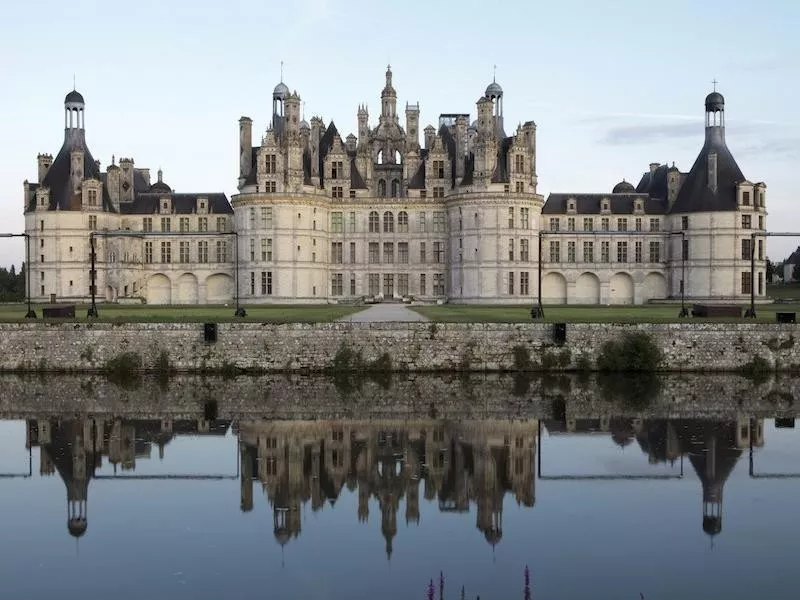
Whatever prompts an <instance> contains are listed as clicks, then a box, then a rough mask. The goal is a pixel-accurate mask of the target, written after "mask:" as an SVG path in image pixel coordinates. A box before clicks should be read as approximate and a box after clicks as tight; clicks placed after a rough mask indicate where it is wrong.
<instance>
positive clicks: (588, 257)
mask: <svg viewBox="0 0 800 600" xmlns="http://www.w3.org/2000/svg"><path fill="white" fill-rule="evenodd" d="M583 262H588V263H590V262H594V242H583Z"/></svg>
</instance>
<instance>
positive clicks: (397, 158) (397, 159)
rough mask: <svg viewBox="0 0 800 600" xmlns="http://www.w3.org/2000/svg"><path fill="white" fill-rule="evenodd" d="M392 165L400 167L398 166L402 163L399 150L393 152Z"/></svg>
mask: <svg viewBox="0 0 800 600" xmlns="http://www.w3.org/2000/svg"><path fill="white" fill-rule="evenodd" d="M394 163H395V164H396V165H400V164H402V163H403V155H402V154H400V151H399V150H395V151H394Z"/></svg>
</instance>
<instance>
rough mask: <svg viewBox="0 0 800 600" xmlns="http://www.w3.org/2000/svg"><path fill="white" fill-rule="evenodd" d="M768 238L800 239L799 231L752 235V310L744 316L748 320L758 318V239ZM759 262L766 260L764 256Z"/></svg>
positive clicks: (758, 232)
mask: <svg viewBox="0 0 800 600" xmlns="http://www.w3.org/2000/svg"><path fill="white" fill-rule="evenodd" d="M759 237H760V238H768V237H800V232H798V231H773V232H766V231H754V232H752V233H751V234H750V308H748V309H747V310H746V311H745V313H744V316H745V317H746V318H751V319H755V318H756V238H759ZM759 260H764V258H763V256H761V257H759Z"/></svg>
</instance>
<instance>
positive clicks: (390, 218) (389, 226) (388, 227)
mask: <svg viewBox="0 0 800 600" xmlns="http://www.w3.org/2000/svg"><path fill="white" fill-rule="evenodd" d="M383 232H384V233H394V215H393V214H392V213H391V211H388V210H387V211H386V212H385V213H383Z"/></svg>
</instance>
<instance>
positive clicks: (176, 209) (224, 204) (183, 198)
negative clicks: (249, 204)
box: [120, 192, 233, 215]
mask: <svg viewBox="0 0 800 600" xmlns="http://www.w3.org/2000/svg"><path fill="white" fill-rule="evenodd" d="M167 197H168V198H170V200H171V201H172V207H173V213H174V214H178V215H190V214H194V213H195V210H196V207H197V199H198V198H207V199H208V212H209V214H218V215H219V214H233V209H232V208H231V205H230V202H228V198H227V197H226V196H225V194H222V193H213V194H159V193H151V192H145V193H142V194H137V195H136V197H135V198H134V200H133V202H125V203H121V204H120V212H121V213H122V214H127V215H152V214H156V213H158V207H159V201H160V200H161V199H162V198H167Z"/></svg>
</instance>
